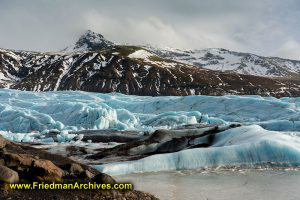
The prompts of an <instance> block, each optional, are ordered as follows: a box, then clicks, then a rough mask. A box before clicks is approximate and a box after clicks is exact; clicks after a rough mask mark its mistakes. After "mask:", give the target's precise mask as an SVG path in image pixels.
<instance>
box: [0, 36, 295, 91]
mask: <svg viewBox="0 0 300 200" xmlns="http://www.w3.org/2000/svg"><path fill="white" fill-rule="evenodd" d="M86 36H87V37H88V38H91V39H92V40H93V41H96V43H97V44H101V45H100V46H97V47H96V49H93V50H89V49H90V48H91V47H93V46H94V45H91V46H86V45H85V44H88V43H85V42H82V43H81V44H80V45H77V47H78V49H77V51H76V50H75V51H72V52H66V51H62V52H52V53H40V52H29V51H12V50H4V49H0V86H1V87H6V88H13V89H20V90H30V91H58V90H83V91H90V92H120V93H124V94H133V95H144V96H147V95H150V96H160V95H179V96H185V95H226V94H237V95H262V96H275V97H282V96H299V95H300V84H299V82H300V81H294V80H279V79H272V78H270V77H262V76H253V75H243V74H237V73H231V72H230V73H229V72H222V71H214V70H211V69H205V68H203V67H202V66H201V67H199V66H194V65H191V64H188V63H187V64H185V63H183V62H180V61H176V59H175V60H172V59H170V58H168V57H167V56H159V55H158V54H157V53H155V52H153V51H150V50H148V49H147V48H143V47H140V46H125V45H116V44H113V43H112V42H110V41H108V40H106V39H105V38H104V37H103V36H102V35H100V34H99V35H98V34H94V33H92V32H87V34H85V35H84V37H81V38H80V39H79V40H78V41H80V40H81V41H82V39H83V41H85V39H86ZM94 36H96V38H94ZM89 41H91V40H89ZM75 46H76V45H75ZM81 47H84V48H81ZM85 48H88V49H85ZM99 48H100V49H99ZM97 49H98V50H97Z"/></svg>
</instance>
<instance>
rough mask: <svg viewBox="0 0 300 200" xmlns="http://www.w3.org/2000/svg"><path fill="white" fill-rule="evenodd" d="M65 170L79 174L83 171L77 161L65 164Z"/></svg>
mask: <svg viewBox="0 0 300 200" xmlns="http://www.w3.org/2000/svg"><path fill="white" fill-rule="evenodd" d="M65 170H67V171H68V172H69V173H70V174H80V173H82V172H83V171H84V169H83V168H82V167H81V165H79V164H77V163H70V164H67V165H66V167H65Z"/></svg>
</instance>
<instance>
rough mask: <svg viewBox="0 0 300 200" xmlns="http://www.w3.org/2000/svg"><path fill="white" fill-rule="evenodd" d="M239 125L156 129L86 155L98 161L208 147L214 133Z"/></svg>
mask: <svg viewBox="0 0 300 200" xmlns="http://www.w3.org/2000/svg"><path fill="white" fill-rule="evenodd" d="M238 126H240V125H238V124H237V125H235V124H233V125H230V126H207V125H200V126H199V125H196V126H194V127H192V126H191V127H186V129H184V127H181V128H179V129H173V130H157V131H155V132H154V133H153V134H152V135H150V136H149V137H147V138H145V139H141V140H138V141H134V142H128V143H126V144H122V145H119V146H116V147H114V148H110V149H102V150H100V151H99V152H98V153H96V154H94V155H91V156H88V157H87V158H89V159H96V160H97V161H99V162H100V163H108V162H118V161H126V160H127V161H128V160H135V159H140V158H144V157H147V156H149V155H154V154H161V153H172V152H177V151H181V150H184V149H189V148H204V147H209V146H210V145H211V144H212V143H213V142H214V138H215V135H216V134H218V133H219V132H222V131H224V130H227V129H231V128H235V127H238Z"/></svg>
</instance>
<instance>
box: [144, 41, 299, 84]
mask: <svg viewBox="0 0 300 200" xmlns="http://www.w3.org/2000/svg"><path fill="white" fill-rule="evenodd" d="M143 47H144V48H146V49H147V50H149V51H150V52H152V53H155V54H156V55H158V56H160V57H162V58H166V59H172V60H176V61H178V62H182V63H186V64H190V65H195V66H199V67H203V68H206V69H212V70H219V71H223V72H235V73H240V74H246V75H255V76H265V77H266V76H267V77H285V78H293V79H298V80H299V73H300V61H297V60H288V59H282V58H275V57H263V56H258V55H255V54H251V53H241V52H234V51H229V50H226V49H201V50H186V51H183V50H179V49H172V48H165V49H161V48H155V47H152V46H150V45H148V46H143Z"/></svg>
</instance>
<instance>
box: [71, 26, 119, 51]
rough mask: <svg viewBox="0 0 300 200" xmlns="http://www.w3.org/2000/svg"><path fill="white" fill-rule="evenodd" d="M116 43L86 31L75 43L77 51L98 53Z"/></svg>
mask: <svg viewBox="0 0 300 200" xmlns="http://www.w3.org/2000/svg"><path fill="white" fill-rule="evenodd" d="M113 45H114V43H113V42H111V41H109V40H107V39H105V38H104V37H103V35H101V34H99V33H95V32H93V31H91V30H88V31H86V32H85V33H84V34H83V35H81V36H80V38H79V40H78V41H77V42H76V43H75V47H74V50H76V51H97V50H101V49H104V48H108V47H110V46H113Z"/></svg>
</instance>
